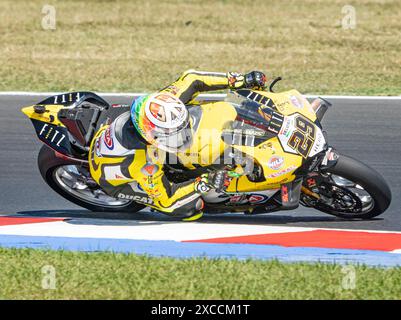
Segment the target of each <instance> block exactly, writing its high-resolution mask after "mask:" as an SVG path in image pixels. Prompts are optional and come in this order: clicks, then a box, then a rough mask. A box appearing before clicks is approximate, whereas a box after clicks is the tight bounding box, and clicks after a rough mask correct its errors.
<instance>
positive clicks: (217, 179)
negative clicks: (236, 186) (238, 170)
mask: <svg viewBox="0 0 401 320" xmlns="http://www.w3.org/2000/svg"><path fill="white" fill-rule="evenodd" d="M208 178H209V186H211V187H212V188H213V189H215V190H216V192H224V191H226V189H227V187H228V186H229V185H230V182H231V179H232V178H231V177H230V176H229V175H228V172H227V171H226V170H217V171H213V172H210V173H209V174H208Z"/></svg>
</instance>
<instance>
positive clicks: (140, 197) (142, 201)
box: [117, 193, 153, 204]
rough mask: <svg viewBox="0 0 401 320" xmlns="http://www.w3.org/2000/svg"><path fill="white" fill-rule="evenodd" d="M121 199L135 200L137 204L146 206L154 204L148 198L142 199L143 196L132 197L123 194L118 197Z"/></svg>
mask: <svg viewBox="0 0 401 320" xmlns="http://www.w3.org/2000/svg"><path fill="white" fill-rule="evenodd" d="M117 197H118V198H119V199H126V200H133V201H135V202H140V203H144V204H153V200H152V199H151V198H148V197H142V196H136V195H130V194H123V193H119V194H118V196H117Z"/></svg>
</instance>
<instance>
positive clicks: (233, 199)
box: [230, 194, 248, 204]
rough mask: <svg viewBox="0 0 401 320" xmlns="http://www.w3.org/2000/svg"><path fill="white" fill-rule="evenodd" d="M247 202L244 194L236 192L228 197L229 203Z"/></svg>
mask: <svg viewBox="0 0 401 320" xmlns="http://www.w3.org/2000/svg"><path fill="white" fill-rule="evenodd" d="M246 202H248V200H247V199H246V196H245V195H244V194H236V195H234V196H232V197H231V198H230V204H243V203H246Z"/></svg>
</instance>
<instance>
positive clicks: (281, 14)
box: [0, 0, 401, 95]
mask: <svg viewBox="0 0 401 320" xmlns="http://www.w3.org/2000/svg"><path fill="white" fill-rule="evenodd" d="M44 4H51V5H54V6H55V8H56V19H57V24H56V30H44V29H42V27H41V21H42V18H43V16H44V15H43V14H42V13H41V11H42V6H43V5H44ZM344 5H353V6H354V7H355V10H356V19H357V20H356V22H357V24H356V28H355V29H343V28H342V24H341V21H342V19H343V18H344V14H343V13H342V8H343V6H344ZM0 29H1V33H0V40H1V46H0V65H1V67H0V79H1V81H0V90H6V91H8V90H26V91H28V90H34V91H52V90H56V91H58V90H96V91H125V92H133V91H136V92H140V91H151V90H156V89H157V88H160V87H164V86H165V85H167V84H168V83H169V82H171V81H173V80H175V79H176V78H177V76H178V75H179V74H180V73H182V72H183V71H184V70H186V69H189V68H195V69H200V70H212V71H228V70H233V71H241V72H246V71H250V70H253V69H260V70H263V71H265V72H266V73H267V75H268V76H269V77H270V78H272V77H273V76H278V75H281V76H283V77H284V78H285V79H286V81H285V83H283V84H281V85H280V88H281V89H287V88H293V87H294V88H297V89H299V90H300V91H301V92H303V93H325V94H368V95H374V94H378V95H399V94H401V72H400V66H401V55H400V52H401V41H400V39H401V10H400V2H399V0H361V1H350V0H334V1H333V0H320V1H316V0H274V1H253V0H249V1H243V0H237V1H234V0H233V1H228V0H226V1H212V0H203V1H195V0H193V1H183V0H182V1H181V0H172V1H159V0H153V1H139V0H137V1H131V0H126V1H124V0H121V1H117V0H116V1H95V0H93V1H88V0H85V1H83V0H76V1H73V0H70V1H56V0H48V1H45V2H44V1H42V0H19V1H14V0H2V1H1V2H0Z"/></svg>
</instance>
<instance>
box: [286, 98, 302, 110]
mask: <svg viewBox="0 0 401 320" xmlns="http://www.w3.org/2000/svg"><path fill="white" fill-rule="evenodd" d="M289 98H290V100H291V103H292V104H293V105H294V107H296V108H298V109H301V108H302V107H303V103H302V101H299V99H298V97H296V96H292V95H291V96H290V97H289Z"/></svg>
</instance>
